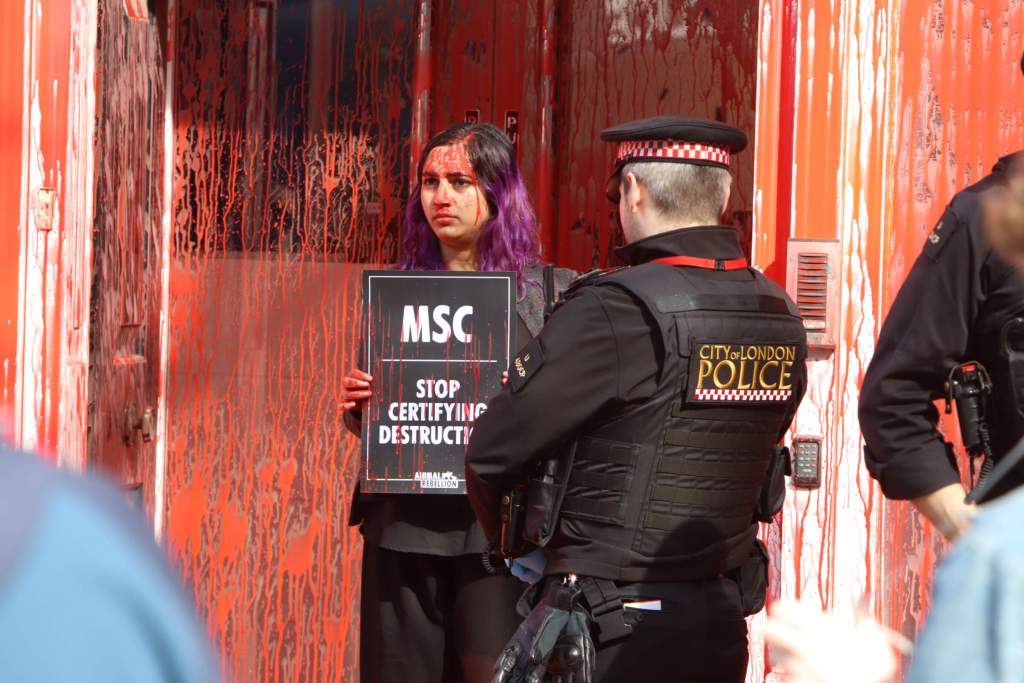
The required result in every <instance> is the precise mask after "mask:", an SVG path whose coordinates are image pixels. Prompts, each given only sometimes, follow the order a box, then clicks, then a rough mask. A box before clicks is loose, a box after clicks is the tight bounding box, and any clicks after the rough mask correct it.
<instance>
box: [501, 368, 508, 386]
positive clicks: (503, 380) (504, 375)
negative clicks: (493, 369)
mask: <svg viewBox="0 0 1024 683" xmlns="http://www.w3.org/2000/svg"><path fill="white" fill-rule="evenodd" d="M506 384H508V370H505V371H504V372H503V373H501V386H505V385H506Z"/></svg>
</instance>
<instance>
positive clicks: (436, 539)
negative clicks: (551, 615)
mask: <svg viewBox="0 0 1024 683" xmlns="http://www.w3.org/2000/svg"><path fill="white" fill-rule="evenodd" d="M400 248H401V254H400V256H399V259H398V264H397V267H398V268H399V269H401V270H464V271H514V272H515V273H516V274H517V275H518V282H519V292H518V301H517V306H516V308H517V313H518V316H517V319H516V320H515V321H514V325H515V330H514V334H515V337H514V338H515V340H516V342H515V344H514V346H513V348H515V349H518V348H521V347H522V346H524V345H526V343H528V342H529V341H530V339H531V338H532V336H533V335H536V334H537V333H538V332H539V331H540V328H541V326H542V325H543V314H544V306H545V298H544V295H543V287H542V285H541V284H540V283H541V281H542V269H543V268H542V265H541V263H540V251H539V242H538V228H537V220H536V217H535V215H534V212H533V209H532V207H531V206H530V202H529V199H528V197H527V194H526V188H525V185H524V183H523V180H522V176H521V175H520V173H519V167H518V164H517V163H516V157H515V148H514V147H513V146H512V144H511V143H510V142H509V140H508V138H507V137H506V136H505V134H504V133H503V132H502V131H501V130H499V129H498V128H496V127H494V126H493V125H490V124H458V125H454V126H451V127H449V128H447V129H446V130H444V131H443V132H441V133H439V134H438V135H436V136H434V137H433V138H432V139H431V140H430V141H429V142H428V143H427V145H426V147H425V148H424V150H423V153H422V155H421V157H420V162H419V166H418V168H417V172H416V187H415V188H414V189H413V191H412V193H411V194H410V197H409V201H408V204H407V206H406V212H405V220H404V225H403V232H402V241H401V247H400ZM574 275H575V274H574V273H572V271H569V270H565V269H556V270H555V290H556V292H557V293H560V292H561V291H562V290H564V289H565V287H566V286H567V285H568V283H569V282H570V281H571V280H572V278H573V277H574ZM372 383H373V378H372V377H371V376H370V375H368V374H367V373H366V372H364V371H363V370H360V369H353V370H352V371H351V372H350V373H349V375H348V376H347V377H345V378H344V380H343V388H344V392H345V395H344V397H343V405H342V408H343V409H344V410H345V411H346V413H345V424H346V426H348V428H349V429H350V430H351V431H352V432H353V433H355V434H357V435H358V434H360V423H361V414H362V407H363V405H364V404H365V401H366V400H367V399H368V398H369V397H370V396H371V395H372ZM350 523H352V524H359V525H360V530H361V532H362V534H363V540H364V546H363V548H364V549H363V566H362V581H363V583H362V609H361V618H362V626H361V652H360V661H361V664H360V669H361V676H362V681H363V683H377V682H378V681H384V682H386V683H392V682H398V683H416V682H418V681H424V682H429V683H438V682H441V681H444V682H446V683H447V682H449V681H452V682H456V681H457V682H462V681H465V682H466V683H475V682H476V681H489V680H490V678H491V670H492V667H493V665H494V661H495V659H496V658H497V656H498V654H499V653H500V652H501V649H502V648H503V647H504V645H505V643H506V642H507V641H508V639H509V637H511V635H512V633H513V632H514V631H515V629H516V627H517V626H518V622H519V617H518V615H517V614H516V612H515V603H516V601H517V600H518V598H519V595H520V594H521V593H522V590H523V584H522V583H521V582H520V581H519V580H517V579H515V578H513V577H511V576H507V575H491V574H489V573H488V572H487V571H485V569H484V566H483V563H482V562H481V556H482V555H483V554H484V552H485V550H486V544H487V541H486V539H485V538H484V535H483V532H482V531H481V529H480V525H479V524H478V523H477V522H476V519H475V518H474V516H473V512H472V510H471V509H470V507H469V503H468V502H467V501H466V499H465V497H464V496H451V495H401V494H393V495H387V494H362V495H361V494H360V493H359V491H358V490H357V491H356V493H355V495H354V498H353V504H352V514H351V516H350Z"/></svg>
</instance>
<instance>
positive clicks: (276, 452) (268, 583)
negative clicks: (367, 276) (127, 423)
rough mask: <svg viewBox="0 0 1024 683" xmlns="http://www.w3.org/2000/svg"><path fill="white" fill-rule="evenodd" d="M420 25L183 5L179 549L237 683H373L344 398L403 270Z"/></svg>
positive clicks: (281, 5)
mask: <svg viewBox="0 0 1024 683" xmlns="http://www.w3.org/2000/svg"><path fill="white" fill-rule="evenodd" d="M416 10H417V7H416V4H415V3H410V2H408V1H407V0H363V1H360V2H355V1H352V2H350V1H348V0H345V1H342V0H294V1H288V2H267V1H263V2H249V1H248V0H232V1H230V2H222V1H220V0H183V1H182V2H180V3H179V6H178V19H177V21H176V22H174V31H175V37H174V45H175V48H174V50H175V52H174V56H175V65H174V66H175V78H174V81H175V82H174V85H173V101H174V105H173V106H174V117H175V130H174V145H175V162H174V163H175V174H174V194H173V197H172V198H171V202H172V213H173V215H174V220H173V226H172V231H173V232H172V234H173V244H172V248H171V259H172V261H171V264H170V272H171V275H170V306H169V309H168V311H167V315H168V324H169V337H170V358H169V373H168V390H167V401H168V406H169V409H168V415H167V420H168V427H167V428H168V439H167V443H168V453H167V468H166V478H165V480H164V482H165V484H164V491H165V496H166V498H165V499H166V507H165V508H164V510H165V517H166V527H165V528H166V534H165V538H166V539H167V542H168V545H169V546H170V552H171V555H172V557H173V559H174V561H175V562H176V564H177V565H178V567H179V569H180V570H181V572H182V574H183V575H184V576H185V577H186V579H187V580H188V581H189V583H190V584H191V585H192V586H193V587H194V589H195V592H196V603H197V606H198V607H199V609H200V611H201V613H202V615H203V617H204V618H205V619H206V622H207V625H208V627H209V629H210V632H211V633H212V634H213V636H214V637H215V639H216V641H217V643H218V646H219V647H220V649H221V652H222V653H223V655H224V658H225V661H226V662H227V664H228V666H229V667H230V669H231V670H232V671H233V672H234V674H235V676H236V678H237V680H241V681H346V680H356V679H357V673H356V671H357V669H356V665H357V663H356V656H357V652H358V647H357V645H358V640H357V636H356V633H357V627H358V605H359V580H358V568H359V562H360V545H359V534H358V532H357V531H356V530H355V529H353V528H352V527H349V526H348V523H347V513H348V501H349V496H350V494H351V491H352V487H353V483H354V479H355V476H356V473H357V469H358V460H357V458H356V457H355V449H354V446H355V444H356V441H355V439H353V438H352V437H351V436H349V435H348V433H347V432H346V430H345V428H344V426H343V425H342V419H341V417H342V415H341V410H340V401H339V397H340V391H341V378H342V376H343V375H344V374H345V373H346V372H347V371H348V369H349V368H351V367H352V366H353V365H354V364H355V363H356V362H357V361H356V360H355V358H354V356H355V349H356V346H357V344H358V339H357V334H356V329H357V325H358V320H359V297H360V277H361V273H362V271H363V269H364V268H367V267H370V268H376V267H381V266H385V265H386V264H389V263H392V262H393V261H394V258H395V246H396V239H395V237H396V232H397V226H398V224H399V222H400V216H401V209H402V206H403V204H404V201H405V198H406V194H407V192H408V175H407V174H408V165H409V160H410V152H409V137H410V134H411V129H412V96H411V91H412V83H413V71H414V70H413V65H414V50H415V42H416V41H415V36H416V29H417V11H416Z"/></svg>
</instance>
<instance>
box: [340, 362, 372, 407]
mask: <svg viewBox="0 0 1024 683" xmlns="http://www.w3.org/2000/svg"><path fill="white" fill-rule="evenodd" d="M372 381H373V377H371V376H370V375H368V374H367V373H365V372H363V371H362V370H358V369H355V368H353V369H352V370H350V371H349V373H348V374H347V375H345V377H343V378H342V380H341V409H342V410H362V409H363V405H364V404H365V403H366V399H368V398H370V397H371V396H373V391H371V390H370V382H372Z"/></svg>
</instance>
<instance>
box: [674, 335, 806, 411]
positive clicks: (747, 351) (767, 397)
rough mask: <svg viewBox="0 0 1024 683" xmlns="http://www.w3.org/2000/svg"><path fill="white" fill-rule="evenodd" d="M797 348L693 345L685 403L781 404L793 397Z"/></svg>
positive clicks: (764, 344) (763, 344)
mask: <svg viewBox="0 0 1024 683" xmlns="http://www.w3.org/2000/svg"><path fill="white" fill-rule="evenodd" d="M799 360H800V357H799V348H798V346H797V345H796V344H777V343H771V342H754V343H750V342H731V341H693V342H692V343H691V345H690V372H689V379H688V381H687V391H686V400H687V401H688V402H690V403H718V404H736V403H746V404H751V403H755V404H765V403H781V402H785V401H788V400H790V398H792V396H793V368H794V366H795V365H796V363H798V362H799Z"/></svg>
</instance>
